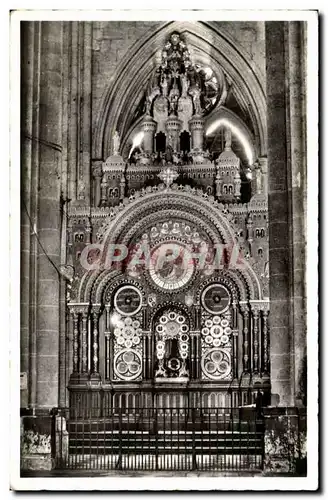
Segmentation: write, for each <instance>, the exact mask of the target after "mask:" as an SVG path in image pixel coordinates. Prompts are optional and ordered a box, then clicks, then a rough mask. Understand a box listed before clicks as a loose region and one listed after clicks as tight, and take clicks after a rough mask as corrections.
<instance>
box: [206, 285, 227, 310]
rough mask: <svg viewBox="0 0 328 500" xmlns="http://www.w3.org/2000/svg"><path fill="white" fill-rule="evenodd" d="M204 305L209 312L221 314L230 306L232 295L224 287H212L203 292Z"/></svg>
mask: <svg viewBox="0 0 328 500" xmlns="http://www.w3.org/2000/svg"><path fill="white" fill-rule="evenodd" d="M202 304H203V306H204V308H205V309H206V311H207V312H209V313H211V314H221V313H223V312H224V311H226V310H227V309H228V307H229V305H230V294H229V292H228V290H227V289H226V288H225V287H224V286H223V285H218V284H214V285H210V286H208V287H207V288H206V290H204V292H203V295H202Z"/></svg>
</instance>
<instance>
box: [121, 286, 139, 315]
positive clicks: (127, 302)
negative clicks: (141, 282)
mask: <svg viewBox="0 0 328 500" xmlns="http://www.w3.org/2000/svg"><path fill="white" fill-rule="evenodd" d="M114 306H115V309H116V311H117V312H118V313H120V314H123V315H124V316H132V315H133V314H136V313H137V312H138V311H140V309H141V306H142V296H141V293H140V291H139V290H138V288H136V287H134V286H131V285H126V286H123V287H122V288H120V289H119V290H118V291H117V292H116V294H115V297H114Z"/></svg>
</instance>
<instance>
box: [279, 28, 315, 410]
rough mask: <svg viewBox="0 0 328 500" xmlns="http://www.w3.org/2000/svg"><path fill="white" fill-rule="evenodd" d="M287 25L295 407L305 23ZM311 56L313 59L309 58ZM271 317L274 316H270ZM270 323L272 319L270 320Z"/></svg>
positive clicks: (300, 321) (302, 300)
mask: <svg viewBox="0 0 328 500" xmlns="http://www.w3.org/2000/svg"><path fill="white" fill-rule="evenodd" d="M287 24H288V26H287V27H288V68H289V86H288V101H289V107H290V115H289V122H290V123H289V125H290V149H289V171H290V173H289V175H290V181H291V182H290V184H289V186H288V188H289V198H290V200H291V204H290V211H291V213H290V225H289V232H290V242H291V243H290V245H291V249H290V250H291V254H292V261H291V263H292V276H293V281H292V289H291V310H292V318H293V345H294V353H292V356H293V357H294V359H292V360H291V363H292V377H293V382H294V385H295V404H297V405H301V404H303V403H305V394H304V393H305V392H306V342H307V340H306V297H305V295H306V289H305V247H306V241H305V238H306V236H305V235H306V195H307V178H306V174H307V171H306V143H305V138H306V82H305V78H306V58H305V49H304V46H305V36H306V35H305V30H306V23H301V22H295V21H293V22H290V23H287ZM309 57H311V56H309ZM270 317H271V314H270ZM270 321H271V320H270Z"/></svg>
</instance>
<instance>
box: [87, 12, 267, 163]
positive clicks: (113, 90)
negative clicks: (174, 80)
mask: <svg viewBox="0 0 328 500" xmlns="http://www.w3.org/2000/svg"><path fill="white" fill-rule="evenodd" d="M172 31H178V32H179V33H180V34H181V35H182V36H183V37H184V39H185V41H186V43H187V45H188V47H189V49H190V52H191V57H192V58H194V59H197V60H199V61H201V62H202V63H207V64H209V65H210V66H211V67H212V68H213V70H214V71H215V69H216V68H218V70H219V68H220V69H222V70H223V71H224V73H225V74H226V75H227V77H228V78H229V81H231V82H233V85H234V89H235V92H236V93H237V95H238V96H239V97H240V99H241V100H243V101H244V102H245V103H247V108H248V110H249V113H250V115H251V120H252V124H253V128H254V130H255V144H256V148H257V150H258V153H259V154H260V155H263V154H265V152H266V117H265V116H266V113H265V106H266V104H265V95H264V90H263V82H262V75H261V74H260V71H259V69H258V68H257V67H256V66H255V64H254V63H253V62H252V61H251V60H250V58H249V56H248V55H247V54H246V53H245V51H244V50H243V48H242V47H241V46H239V45H238V44H237V43H236V42H235V41H233V40H232V39H231V37H230V36H229V35H228V34H227V33H224V32H223V30H222V29H220V31H218V29H217V28H216V27H215V26H214V25H213V24H212V23H208V22H190V21H189V22H188V21H187V22H181V21H174V22H166V23H163V24H162V25H161V26H159V27H158V28H157V29H155V30H154V29H152V30H151V32H147V33H146V34H145V35H144V36H143V37H142V38H141V39H140V40H139V41H138V42H137V43H136V44H135V45H134V47H132V48H131V49H130V50H129V51H128V52H127V54H126V55H125V56H124V57H123V58H122V61H121V62H120V64H119V65H118V67H117V69H116V73H115V75H114V78H113V79H112V80H111V82H110V84H109V86H108V88H107V89H106V91H105V93H104V95H103V98H102V100H101V102H100V107H99V111H98V117H97V120H96V124H97V125H96V128H95V132H94V141H93V158H94V159H100V160H104V159H106V158H107V157H108V156H109V155H110V144H111V137H112V134H113V130H116V129H117V130H118V131H119V133H120V135H121V138H122V139H123V141H124V138H125V137H126V135H127V133H128V130H129V128H130V127H131V123H130V122H129V120H130V118H131V113H133V110H134V109H135V108H136V106H137V105H138V103H139V102H140V98H141V96H142V93H143V91H144V89H145V85H146V84H147V82H148V80H149V78H150V75H151V74H152V72H153V71H154V69H155V67H156V65H157V64H158V60H157V58H156V53H157V52H158V48H159V47H162V46H163V44H164V42H165V41H166V39H167V37H168V36H169V35H170V34H171V33H172Z"/></svg>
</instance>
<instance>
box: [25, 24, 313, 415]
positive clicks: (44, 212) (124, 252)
mask: <svg viewBox="0 0 328 500" xmlns="http://www.w3.org/2000/svg"><path fill="white" fill-rule="evenodd" d="M305 40H306V30H305V26H304V23H300V22H288V23H287V22H255V21H252V22H250V21H248V22H246V21H245V22H235V23H233V22H188V21H186V22H182V21H174V22H153V21H152V22H142V21H138V22H132V21H131V22H128V21H125V22H123V21H122V22H116V21H115V22H114V21H113V22H105V21H103V22H96V21H95V22H25V23H22V47H21V70H22V80H21V82H22V83H21V85H22V92H21V101H22V125H21V130H22V144H21V148H22V176H21V182H22V212H21V213H22V215H21V227H22V233H21V235H22V236H21V238H22V239H21V241H22V257H21V294H22V295H21V373H23V374H25V382H26V383H25V385H23V386H21V407H22V409H25V412H28V411H31V412H32V413H31V414H33V415H34V416H35V415H36V416H38V415H39V416H40V418H41V417H42V416H45V415H47V414H49V411H50V410H51V409H53V408H59V409H60V408H68V409H69V410H70V411H71V415H74V417H75V418H77V419H78V418H81V419H82V418H83V416H85V415H86V414H88V416H90V415H91V416H93V417H96V416H98V415H100V413H101V415H102V416H104V415H105V414H106V412H112V411H116V410H120V411H126V412H129V411H130V410H131V411H133V410H134V409H135V408H144V409H147V408H149V409H151V408H189V407H193V408H202V407H204V408H240V407H243V406H247V405H251V404H254V403H255V400H256V397H257V395H258V394H259V392H260V393H261V394H262V397H263V405H264V406H267V407H279V406H283V407H295V406H298V407H301V406H304V405H306V384H305V382H304V380H305V375H304V374H305V373H306V340H305V339H306V330H305V292H304V286H305V281H304V268H305V237H304V234H305V226H304V213H305V209H306V201H305V198H304V196H305V195H304V192H305V191H306V190H305V187H306V176H305V172H306V165H305V145H304V123H303V122H304V120H303V118H304V109H305V108H304V106H305V90H304V73H303V64H304V63H303V58H304V54H305ZM31 225H32V226H33V227H36V232H33V231H31ZM99 412H100V413H99ZM26 414H29V413H26Z"/></svg>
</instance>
